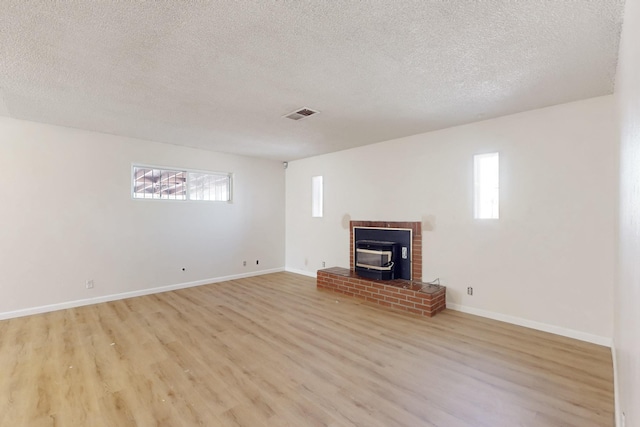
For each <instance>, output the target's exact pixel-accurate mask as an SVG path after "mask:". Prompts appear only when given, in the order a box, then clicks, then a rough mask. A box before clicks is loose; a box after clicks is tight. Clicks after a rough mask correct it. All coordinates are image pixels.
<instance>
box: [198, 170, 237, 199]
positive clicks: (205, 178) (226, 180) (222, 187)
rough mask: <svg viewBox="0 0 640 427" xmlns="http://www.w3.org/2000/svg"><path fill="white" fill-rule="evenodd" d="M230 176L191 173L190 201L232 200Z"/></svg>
mask: <svg viewBox="0 0 640 427" xmlns="http://www.w3.org/2000/svg"><path fill="white" fill-rule="evenodd" d="M230 184H231V177H230V175H229V174H213V173H200V172H189V200H209V201H223V202H227V201H229V200H230V194H231V192H230Z"/></svg>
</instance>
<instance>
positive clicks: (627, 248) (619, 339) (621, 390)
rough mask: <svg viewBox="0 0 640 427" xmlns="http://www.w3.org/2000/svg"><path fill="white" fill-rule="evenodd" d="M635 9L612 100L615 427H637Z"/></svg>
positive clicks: (638, 20)
mask: <svg viewBox="0 0 640 427" xmlns="http://www.w3.org/2000/svg"><path fill="white" fill-rule="evenodd" d="M638 40H640V3H639V2H637V1H627V2H626V11H625V16H624V26H623V31H622V41H621V45H620V55H619V62H618V64H619V65H618V75H617V79H618V80H617V82H616V96H617V97H618V102H619V104H618V105H619V107H620V136H621V143H620V235H619V238H620V239H619V269H618V280H617V284H616V288H615V313H616V316H615V336H614V349H615V356H616V360H615V365H616V389H617V390H616V392H617V393H616V395H617V399H616V404H617V405H616V406H617V407H616V409H617V413H618V417H619V419H618V425H619V426H622V425H623V424H622V412H625V414H626V427H637V426H640V45H639V44H638Z"/></svg>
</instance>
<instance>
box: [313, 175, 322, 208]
mask: <svg viewBox="0 0 640 427" xmlns="http://www.w3.org/2000/svg"><path fill="white" fill-rule="evenodd" d="M311 216H312V217H316V218H319V217H322V177H321V176H314V177H312V178H311Z"/></svg>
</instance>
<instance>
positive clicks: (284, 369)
mask: <svg viewBox="0 0 640 427" xmlns="http://www.w3.org/2000/svg"><path fill="white" fill-rule="evenodd" d="M612 389H613V380H612V362H611V354H610V351H609V349H607V348H604V347H599V346H595V345H591V344H586V343H583V342H579V341H575V340H571V339H567V338H562V337H559V336H555V335H551V334H546V333H542V332H538V331H533V330H529V329H525V328H520V327H516V326H512V325H508V324H504V323H501V322H496V321H492V320H488V319H483V318H480V317H475V316H471V315H467V314H463V313H459V312H455V311H451V310H446V311H445V312H443V313H440V314H438V315H437V316H436V317H434V318H431V319H429V318H424V317H418V316H414V315H410V314H406V313H397V312H392V311H387V310H386V309H384V308H380V307H377V306H372V305H367V304H365V303H363V302H362V301H360V300H355V299H350V298H345V297H340V296H337V295H336V294H333V293H329V292H323V291H317V290H316V289H315V279H311V278H307V277H304V276H299V275H295V274H291V273H277V274H271V275H266V276H261V277H254V278H249V279H242V280H235V281H230V282H225V283H217V284H213V285H208V286H201V287H197V288H190V289H184V290H180V291H176V292H167V293H163V294H157V295H151V296H145V297H140V298H133V299H128V300H122V301H117V302H112V303H106V304H99V305H94V306H87V307H81V308H76V309H70V310H64V311H58V312H53V313H48V314H43V315H36V316H31V317H25V318H18V319H11V320H5V321H1V322H0V426H3V427H5V426H7V427H8V426H11V427H21V426H28V427H39V426H62V427H79V426H90V427H100V426H109V427H121V426H171V427H176V426H236V425H238V426H251V427H260V426H295V427H302V426H366V427H374V426H384V427H389V426H442V427H457V426H473V427H478V426H487V427H497V426H509V427H513V426H544V427H550V426H580V427H588V426H597V427H603V426H613V425H614V423H613V390H612Z"/></svg>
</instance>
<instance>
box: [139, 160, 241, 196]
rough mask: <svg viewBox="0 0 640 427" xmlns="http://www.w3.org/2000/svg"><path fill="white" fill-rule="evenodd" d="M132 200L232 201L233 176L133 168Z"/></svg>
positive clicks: (151, 167) (185, 170)
mask: <svg viewBox="0 0 640 427" xmlns="http://www.w3.org/2000/svg"><path fill="white" fill-rule="evenodd" d="M132 181H133V198H134V199H161V200H206V201H221V202H228V201H230V200H231V174H229V173H219V172H199V171H189V170H187V169H163V168H159V167H154V166H137V165H134V166H133V174H132Z"/></svg>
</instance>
